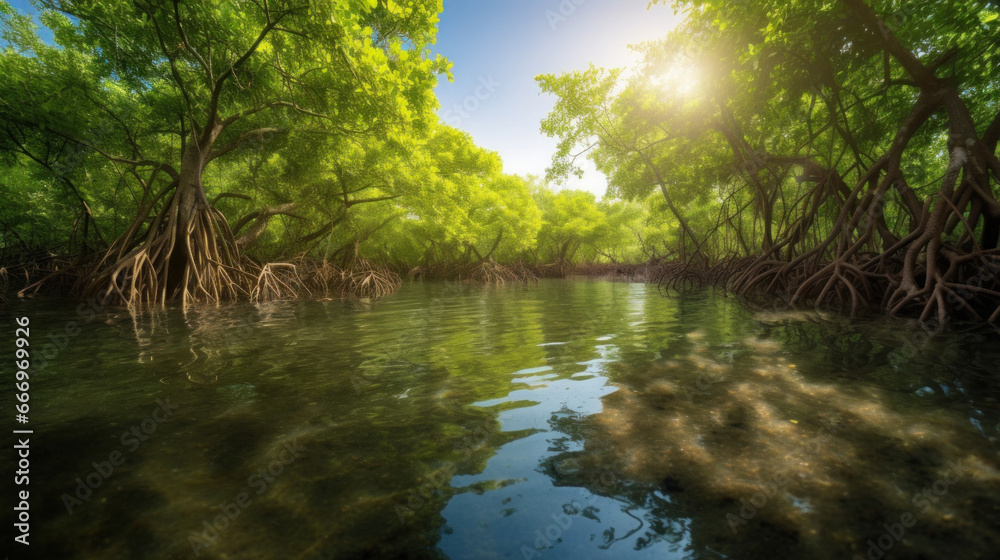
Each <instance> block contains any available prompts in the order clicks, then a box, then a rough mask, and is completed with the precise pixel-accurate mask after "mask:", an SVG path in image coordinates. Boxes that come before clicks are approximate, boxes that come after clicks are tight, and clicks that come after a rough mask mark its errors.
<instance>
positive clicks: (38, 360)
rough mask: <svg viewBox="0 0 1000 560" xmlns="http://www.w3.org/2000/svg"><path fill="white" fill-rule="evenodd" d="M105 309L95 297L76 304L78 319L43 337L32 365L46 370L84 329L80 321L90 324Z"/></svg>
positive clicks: (40, 369) (41, 370)
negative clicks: (81, 327)
mask: <svg viewBox="0 0 1000 560" xmlns="http://www.w3.org/2000/svg"><path fill="white" fill-rule="evenodd" d="M103 311H104V307H103V306H101V304H99V303H98V302H97V300H95V299H94V298H89V299H87V300H86V301H84V302H82V303H80V305H77V306H76V316H77V318H78V319H77V320H74V321H67V322H66V324H65V325H63V328H62V330H52V331H49V333H48V336H47V337H46V338H45V339H42V340H43V342H44V344H43V345H42V347H41V349H40V350H39V351H38V353H37V354H35V356H36V357H35V361H34V362H33V363H32V364H31V367H32V368H34V369H35V371H37V372H39V373H41V372H43V371H45V368H46V367H48V365H49V362H51V361H52V360H54V359H56V357H57V356H58V355H59V353H60V352H62V351H63V350H65V349H66V347H68V346H69V343H70V340H71V339H73V338H76V337H77V336H79V335H80V333H81V332H83V331H82V329H80V323H81V322H82V323H83V324H85V325H89V324H90V323H93V322H94V319H96V318H97V314H98V313H101V312H103Z"/></svg>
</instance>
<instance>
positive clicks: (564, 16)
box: [545, 0, 587, 31]
mask: <svg viewBox="0 0 1000 560" xmlns="http://www.w3.org/2000/svg"><path fill="white" fill-rule="evenodd" d="M586 3H587V0H562V1H561V2H559V5H558V6H556V7H555V9H554V10H552V9H549V10H545V20H546V21H548V22H549V27H550V28H551V29H552V31H555V30H556V29H558V28H559V26H560V25H562V24H563V23H565V22H566V21H567V20H569V18H571V17H572V16H573V14H575V13H576V10H577V9H578V8H579V7H580V6H582V5H583V4H586Z"/></svg>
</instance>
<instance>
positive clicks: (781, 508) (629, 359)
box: [0, 281, 1000, 559]
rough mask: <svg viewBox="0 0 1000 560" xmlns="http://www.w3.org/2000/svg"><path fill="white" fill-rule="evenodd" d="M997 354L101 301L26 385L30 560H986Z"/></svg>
mask: <svg viewBox="0 0 1000 560" xmlns="http://www.w3.org/2000/svg"><path fill="white" fill-rule="evenodd" d="M22 305H23V308H21V309H15V310H11V311H16V312H18V313H31V314H32V315H31V316H32V318H33V319H32V320H33V325H36V324H37V332H40V333H43V334H45V333H50V332H57V331H58V330H59V329H61V328H62V326H63V324H64V323H65V322H66V321H67V320H72V318H73V317H72V315H73V314H72V311H70V313H68V314H67V313H66V312H65V309H66V307H63V306H55V305H50V306H47V307H46V306H45V305H42V304H37V303H25V304H22ZM69 309H70V310H72V307H70V308H69ZM998 358H1000V345H998V344H997V341H996V339H995V338H989V337H988V336H987V335H983V334H978V333H966V334H965V335H958V334H948V335H939V336H935V337H931V338H928V337H924V336H920V334H919V331H915V330H912V329H908V328H907V327H906V325H901V324H900V323H876V322H848V321H842V320H839V319H834V318H831V317H824V316H820V315H816V314H812V313H784V314H783V313H763V314H761V313H758V314H753V313H751V312H749V311H747V310H746V309H744V308H742V307H741V306H739V305H736V304H735V303H734V302H732V301H729V300H727V299H725V298H722V297H718V296H714V295H711V294H701V295H697V296H692V297H687V298H684V299H668V298H663V297H662V296H661V295H659V294H658V293H657V292H656V290H655V288H653V287H649V286H645V285H641V284H612V283H601V282H587V281H577V282H567V281H551V282H543V283H542V284H541V286H539V287H538V288H532V289H521V288H510V289H502V290H491V289H480V288H472V287H467V286H460V285H448V284H414V285H408V286H406V287H405V289H404V290H403V291H401V292H400V293H399V294H398V295H397V296H394V297H392V298H389V299H387V300H384V301H380V302H375V303H371V302H366V301H353V302H339V301H337V302H294V303H281V304H271V305H266V306H251V305H244V306H230V307H223V308H217V309H209V310H197V311H189V312H187V313H182V312H181V311H180V310H176V309H172V310H168V311H165V312H162V313H159V314H156V315H147V316H143V317H132V316H130V315H129V314H127V313H124V312H120V311H111V310H108V311H106V312H104V313H102V314H100V315H99V317H98V320H96V321H93V322H89V323H87V324H86V325H85V326H84V328H82V329H81V331H80V333H79V334H78V335H74V337H72V338H71V339H70V340H68V341H67V343H66V344H64V345H63V347H61V348H60V349H59V352H57V353H56V355H53V356H52V359H51V360H50V363H49V364H48V365H47V367H46V368H45V370H44V371H41V372H39V373H37V374H36V376H35V377H33V384H32V402H33V403H34V406H33V409H32V410H33V414H35V416H34V417H33V420H32V424H33V428H34V429H35V430H36V436H35V438H36V440H34V441H37V443H34V444H33V445H34V447H33V451H32V453H35V450H36V449H37V453H38V455H37V456H35V455H33V462H32V512H33V516H34V517H33V525H32V541H33V544H32V547H31V552H32V554H33V557H39V558H51V557H59V558H70V559H71V558H111V559H115V558H154V559H160V558H162V559H168V558H169V559H172V558H209V559H216V558H218V559H222V558H241V559H243V558H246V559H257V558H261V559H270V558H303V559H313V558H316V559H320V558H324V559H326V558H453V559H459V558H536V557H538V558H574V559H576V558H706V559H709V558H713V559H714V558H775V557H787V558H797V557H803V558H805V557H815V558H827V557H845V558H846V557H850V556H851V555H854V554H859V555H861V556H862V557H864V556H865V554H866V553H867V549H868V548H869V544H868V541H869V540H872V541H873V542H875V543H882V544H888V545H889V546H888V548H890V549H891V550H890V551H889V552H888V553H886V557H887V558H921V557H928V558H930V557H939V556H942V555H945V554H948V553H949V551H950V550H952V549H954V548H955V547H959V548H960V550H961V553H962V554H959V556H963V557H970V558H971V557H977V556H976V555H979V556H980V557H983V558H987V557H990V555H991V554H992V551H994V550H996V547H997V544H998V542H997V539H998V535H997V529H996V528H997V527H1000V486H998V484H1000V473H998V463H997V461H998V457H1000V455H998V444H997V437H998V436H1000V433H997V432H998V430H1000V425H998V424H1000V411H998V404H997V398H998V396H1000V395H998V387H1000V385H998V383H997V381H998V380H997V366H996V364H997V363H998V361H1000V360H998ZM0 400H2V403H0V404H3V405H4V406H8V405H11V403H10V399H9V397H8V396H4V397H2V399H0ZM164 403H169V405H168V406H167V409H166V410H167V411H168V412H169V414H166V413H165V412H164V408H163V407H164ZM158 411H159V412H158ZM114 453H118V454H119V456H115V455H113V454H114ZM115 457H117V458H118V459H120V462H118V464H115V465H110V462H111V461H112V459H113V458H115ZM9 462H10V457H9V456H7V457H4V458H3V463H4V464H3V465H2V466H3V468H5V469H6V468H7V467H10V466H12V465H11V464H10V463H9ZM110 466H113V468H111V469H110V470H109V467H110ZM9 484H10V483H9V482H8V485H9ZM925 489H927V492H929V494H926V496H925V497H924V498H921V499H919V500H916V501H915V499H914V496H915V495H917V494H918V493H922V492H924V491H925ZM9 490H10V491H12V488H9ZM936 491H939V492H936ZM904 514H910V515H912V516H913V521H914V523H913V524H910V526H908V527H905V528H904V529H905V531H904V532H903V533H898V536H897V535H896V534H893V535H890V536H889V537H886V536H885V535H884V534H883V533H886V532H887V531H890V530H893V528H894V527H895V525H894V524H896V523H899V522H900V519H901V516H902V515H904ZM887 523H888V524H889V529H886V526H885V524H887ZM900 527H902V525H901V524H900ZM879 539H882V540H881V541H880V540H879ZM887 539H888V540H887Z"/></svg>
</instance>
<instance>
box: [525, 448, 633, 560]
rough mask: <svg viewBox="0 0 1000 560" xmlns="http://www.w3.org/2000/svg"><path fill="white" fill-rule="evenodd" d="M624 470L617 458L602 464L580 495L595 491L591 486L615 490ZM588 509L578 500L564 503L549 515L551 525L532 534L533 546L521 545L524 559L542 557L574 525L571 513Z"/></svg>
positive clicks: (601, 489)
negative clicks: (559, 508) (559, 510)
mask: <svg viewBox="0 0 1000 560" xmlns="http://www.w3.org/2000/svg"><path fill="white" fill-rule="evenodd" d="M624 472H625V469H624V466H623V465H622V462H621V461H620V460H618V459H615V460H614V461H612V462H611V463H609V464H601V465H600V466H599V467H598V469H597V472H595V473H593V474H592V476H591V477H590V483H589V484H586V485H584V486H583V487H581V488H580V497H581V498H582V497H584V496H586V495H587V494H588V493H594V490H590V489H591V488H593V489H595V490H596V491H607V492H611V491H613V490H615V488H617V486H618V482H619V481H620V480H621V478H622V475H623V474H624ZM586 509H587V508H585V507H584V506H583V505H582V504H580V502H578V501H576V500H572V501H570V503H568V504H565V505H563V508H562V511H561V512H559V513H553V514H552V515H550V516H549V519H552V523H551V524H550V525H547V526H545V527H540V528H538V529H536V530H535V532H534V533H533V534H532V536H533V537H534V542H532V543H531V544H532V546H528V545H527V544H523V545H521V550H520V552H521V558H523V559H524V560H531V559H532V558H535V557H541V556H542V555H543V553H544V552H545V551H546V550H550V549H551V548H553V547H554V546H555V545H556V543H558V542H559V540H560V539H561V538H562V536H563V535H564V534H566V532H568V531H569V530H570V529H571V528H572V527H573V518H572V517H570V515H575V514H577V513H579V512H580V511H585V510H586ZM626 537H628V535H626V536H625V537H622V539H624V538H626ZM616 540H621V539H616ZM607 544H610V543H607Z"/></svg>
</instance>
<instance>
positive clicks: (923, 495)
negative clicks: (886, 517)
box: [853, 461, 962, 560]
mask: <svg viewBox="0 0 1000 560" xmlns="http://www.w3.org/2000/svg"><path fill="white" fill-rule="evenodd" d="M947 466H948V471H947V472H946V473H945V475H944V477H943V478H941V479H938V480H936V481H934V484H932V485H931V486H930V487H928V488H924V489H923V490H922V491H921V492H919V493H917V494H914V495H913V499H912V501H911V503H912V504H913V507H914V508H918V509H919V510H920V513H927V510H929V509H930V508H931V505H932V504H935V503H937V502H938V501H939V500H940V499H941V497H943V496H944V495H945V494H947V493H948V489H949V488H950V487H951V485H953V484H955V483H956V482H958V481H959V480H960V479H961V476H962V463H961V461H955V462H952V461H949V462H948V464H947ZM949 475H954V476H949ZM916 524H917V516H916V515H915V514H914V513H913V512H912V511H908V512H906V513H904V514H902V515H900V516H899V521H894V522H886V523H883V524H882V528H883V529H885V532H884V533H882V534H881V535H879V536H878V538H875V539H868V542H867V543H866V544H867V545H868V549H867V550H866V551H865V556H861V555H858V554H855V555H854V558H853V560H866V559H867V560H880V559H881V558H882V557H883V556H885V553H886V552H889V550H891V549H892V547H894V546H896V543H897V542H899V541H901V540H903V537H904V536H905V535H906V530H907V529H911V528H913V526H915V525H916Z"/></svg>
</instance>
